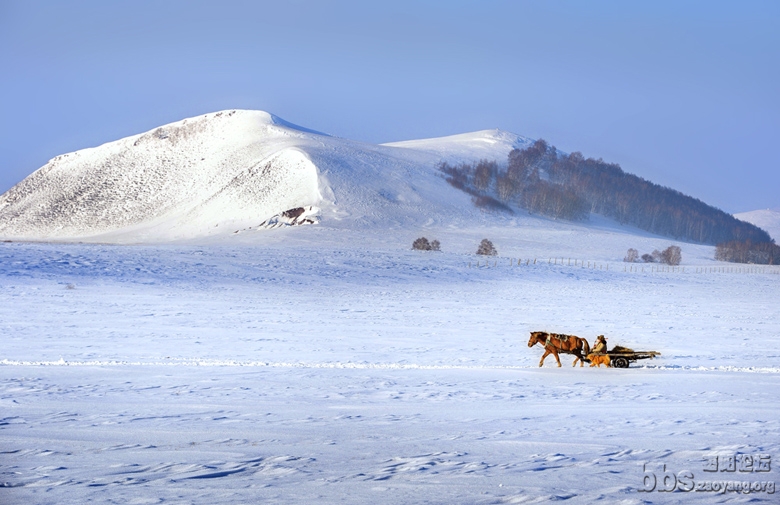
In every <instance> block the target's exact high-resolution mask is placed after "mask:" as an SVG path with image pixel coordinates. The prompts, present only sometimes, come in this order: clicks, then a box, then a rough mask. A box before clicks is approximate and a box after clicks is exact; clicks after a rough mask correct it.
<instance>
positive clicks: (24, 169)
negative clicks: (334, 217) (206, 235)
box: [0, 0, 780, 212]
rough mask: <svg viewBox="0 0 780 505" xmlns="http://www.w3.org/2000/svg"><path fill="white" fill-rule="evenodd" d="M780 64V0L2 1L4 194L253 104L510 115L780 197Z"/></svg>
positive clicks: (524, 128) (533, 131)
mask: <svg viewBox="0 0 780 505" xmlns="http://www.w3.org/2000/svg"><path fill="white" fill-rule="evenodd" d="M779 63H780V2H759V1H743V2H717V1H703V2H684V1H673V2H663V1H654V2H642V3H640V2H623V1H614V2H603V1H588V2H583V1H572V2H567V1H539V2H522V1H512V2H491V1H485V0H483V1H479V2H466V1H446V2H445V1H442V2H432V1H422V0H418V1H414V2H406V1H400V0H393V1H391V2H346V1H333V2H325V1H322V2H313V1H312V2H310V1H302V0H300V1H294V0H293V1H286V2H259V1H258V2H231V1H227V0H223V1H220V2H197V1H190V2H180V1H164V2H163V1H160V2H147V1H144V0H135V1H132V2H131V1H127V2H104V1H95V2H82V1H74V2H67V3H66V2H36V1H24V2H16V1H7V0H0V69H2V74H0V75H1V76H2V77H0V105H1V106H2V112H3V114H2V116H0V138H1V139H2V140H1V141H0V191H5V190H7V189H8V188H10V187H11V186H13V185H14V184H15V183H17V182H19V181H20V180H21V179H23V178H24V177H26V176H27V175H29V174H30V173H31V172H32V171H33V170H35V169H37V168H39V167H40V166H42V165H44V164H45V163H46V161H47V160H49V159H50V158H52V157H54V156H56V155H58V154H61V153H63V152H69V151H74V150H77V149H82V148H86V147H92V146H96V145H99V144H102V143H104V142H109V141H112V140H116V139H118V138H121V137H124V136H127V135H132V134H135V133H140V132H142V131H146V130H149V129H151V128H154V127H156V126H158V125H161V124H164V123H168V122H171V121H176V120H179V119H183V118H185V117H189V116H195V115H199V114H203V113H206V112H211V111H216V110H221V109H228V108H243V109H262V110H267V111H269V112H272V113H274V114H276V115H278V116H281V117H282V118H284V119H286V120H288V121H291V122H293V123H297V124H300V125H302V126H306V127H309V128H313V129H315V130H319V131H325V132H328V133H331V134H333V135H337V136H341V137H347V138H352V139H356V140H362V141H367V142H375V143H379V142H390V141H396V140H406V139H413V138H424V137H434V136H441V135H449V134H455V133H463V132H467V131H474V130H481V129H486V128H501V129H503V130H508V131H511V132H514V133H519V134H521V135H526V136H529V137H533V138H540V137H541V138H544V139H546V140H547V141H548V142H550V143H552V144H554V145H555V146H557V147H558V148H559V149H562V150H564V151H581V152H582V153H583V154H584V155H585V156H592V157H595V158H598V157H602V158H604V159H605V160H607V161H611V162H616V163H619V164H620V165H621V166H622V167H623V169H624V170H626V171H628V172H632V173H636V174H638V175H640V176H642V177H645V178H647V179H650V180H652V181H654V182H657V183H659V184H664V185H667V186H670V187H673V188H675V189H677V190H680V191H682V192H684V193H687V194H690V195H692V196H695V197H697V198H700V199H701V200H703V201H705V202H707V203H710V204H712V205H715V206H717V207H720V208H722V209H724V210H726V211H729V212H742V211H748V210H754V209H760V208H770V207H771V208H778V207H780V191H779V190H780V165H779V164H778V155H777V154H776V147H775V144H776V143H777V138H778V134H780V85H779V83H780V79H779V78H780V65H779Z"/></svg>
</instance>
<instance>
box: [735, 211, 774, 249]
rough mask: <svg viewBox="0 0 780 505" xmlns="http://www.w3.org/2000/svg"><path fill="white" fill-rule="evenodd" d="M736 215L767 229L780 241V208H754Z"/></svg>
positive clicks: (771, 235)
mask: <svg viewBox="0 0 780 505" xmlns="http://www.w3.org/2000/svg"><path fill="white" fill-rule="evenodd" d="M734 217H736V218H737V219H740V220H742V221H746V222H748V223H752V224H754V225H756V226H758V227H759V228H762V229H764V230H766V231H767V233H769V236H770V237H772V238H773V239H774V240H775V242H780V209H761V210H753V211H750V212H742V213H740V214H734Z"/></svg>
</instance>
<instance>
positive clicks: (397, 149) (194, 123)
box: [0, 110, 529, 243]
mask: <svg viewBox="0 0 780 505" xmlns="http://www.w3.org/2000/svg"><path fill="white" fill-rule="evenodd" d="M528 142H529V140H528V139H525V138H522V137H519V136H517V135H513V134H509V133H506V132H502V131H499V130H488V131H481V132H475V133H472V134H464V135H456V136H452V137H445V138H443V139H428V140H420V141H411V142H401V143H395V144H388V145H372V144H366V143H361V142H355V141H351V140H346V139H340V138H335V137H332V136H329V135H326V134H322V133H319V132H316V131H313V130H309V129H306V128H301V127H299V126H296V125H293V124H291V123H288V122H286V121H284V120H282V119H280V118H278V117H276V116H274V115H272V114H269V113H266V112H262V111H246V110H233V111H222V112H217V113H213V114H206V115H203V116H199V117H195V118H190V119H185V120H182V121H179V122H176V123H171V124H168V125H165V126H162V127H159V128H156V129H154V130H152V131H149V132H146V133H143V134H140V135H134V136H131V137H127V138H124V139H121V140H118V141H115V142H110V143H107V144H104V145H102V146H99V147H95V148H91V149H84V150H81V151H77V152H74V153H70V154H64V155H61V156H57V157H56V158H54V159H52V160H51V161H50V162H49V163H48V164H46V165H45V166H44V167H42V168H40V169H39V170H37V171H36V172H34V173H33V174H32V175H30V176H29V177H27V178H26V179H25V180H23V181H22V182H21V183H19V184H18V185H16V186H15V187H14V188H12V189H11V190H9V191H8V192H7V193H5V194H4V195H2V196H0V236H2V237H3V238H5V239H22V240H56V241H94V242H117V243H129V242H166V241H171V240H181V239H188V238H195V237H207V236H213V235H223V234H233V233H236V232H240V231H245V230H250V229H257V228H258V227H263V226H268V225H269V224H270V223H278V222H279V219H278V217H279V216H280V215H281V214H282V213H284V212H285V211H288V210H291V209H295V208H301V207H305V208H308V207H311V211H310V212H309V214H314V213H315V212H316V211H317V210H321V219H323V220H324V221H326V222H328V223H329V224H331V225H333V226H337V227H338V226H339V225H340V224H341V225H344V224H345V223H346V224H348V225H349V226H350V227H358V228H359V227H362V226H371V227H382V228H388V227H389V228H393V227H397V226H404V225H408V224H410V223H426V222H442V221H449V220H456V221H457V220H458V218H459V217H460V218H470V217H473V215H479V212H478V211H476V210H474V209H472V208H471V205H470V204H469V203H468V196H467V195H464V194H462V193H460V192H458V191H455V190H453V189H452V188H451V187H449V185H448V184H447V183H446V182H445V181H444V180H443V179H442V178H441V177H439V176H438V174H437V173H436V170H435V165H436V163H437V162H438V161H440V160H443V159H446V160H448V161H466V160H475V159H480V158H488V159H496V160H503V159H504V158H506V155H507V154H508V152H509V151H510V150H511V149H512V148H514V147H522V146H525V145H527V144H528ZM282 221H283V220H282Z"/></svg>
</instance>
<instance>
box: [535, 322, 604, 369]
mask: <svg viewBox="0 0 780 505" xmlns="http://www.w3.org/2000/svg"><path fill="white" fill-rule="evenodd" d="M536 344H542V346H543V347H544V354H543V355H542V359H541V360H540V361H539V366H543V365H544V359H545V358H546V357H547V356H549V355H550V354H552V355H553V356H555V361H557V362H558V366H561V360H560V358H559V357H558V353H563V354H573V355H574V356H575V358H574V363H572V366H577V362H578V361H579V362H580V366H583V363H584V362H585V360H586V359H587V360H588V361H590V366H596V365H598V366H599V367H601V365H602V364H604V365H607V366H610V358H609V356H608V355H607V354H606V348H605V349H604V352H603V353H601V352H600V353H592V352H591V351H590V345H588V341H587V340H585V339H584V338H580V337H575V336H574V335H562V334H560V333H547V332H546V331H532V332H531V338H530V339H529V340H528V347H533V346H535V345H536Z"/></svg>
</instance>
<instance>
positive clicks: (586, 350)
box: [582, 338, 590, 356]
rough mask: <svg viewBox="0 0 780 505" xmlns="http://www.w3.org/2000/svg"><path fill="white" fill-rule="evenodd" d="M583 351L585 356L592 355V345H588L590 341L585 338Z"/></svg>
mask: <svg viewBox="0 0 780 505" xmlns="http://www.w3.org/2000/svg"><path fill="white" fill-rule="evenodd" d="M582 350H583V354H584V355H585V356H587V355H588V354H590V344H588V339H587V338H583V339H582Z"/></svg>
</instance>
